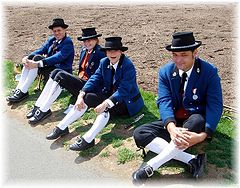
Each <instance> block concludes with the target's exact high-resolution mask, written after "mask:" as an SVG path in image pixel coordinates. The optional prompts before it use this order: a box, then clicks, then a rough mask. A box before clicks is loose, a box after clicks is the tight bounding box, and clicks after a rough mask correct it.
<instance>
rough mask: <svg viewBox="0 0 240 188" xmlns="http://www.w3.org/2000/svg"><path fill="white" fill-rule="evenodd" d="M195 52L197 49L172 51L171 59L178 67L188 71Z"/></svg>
mask: <svg viewBox="0 0 240 188" xmlns="http://www.w3.org/2000/svg"><path fill="white" fill-rule="evenodd" d="M196 54H197V50H194V51H193V52H192V51H182V52H172V60H173V62H174V63H175V64H176V66H177V68H178V69H181V70H183V71H185V72H186V71H188V70H189V69H191V68H192V66H193V64H194V59H195V56H196Z"/></svg>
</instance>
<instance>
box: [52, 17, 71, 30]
mask: <svg viewBox="0 0 240 188" xmlns="http://www.w3.org/2000/svg"><path fill="white" fill-rule="evenodd" d="M54 27H62V28H65V29H66V28H67V27H68V25H67V24H65V23H64V20H63V19H62V18H54V19H53V22H52V25H49V26H48V28H49V29H53V28H54Z"/></svg>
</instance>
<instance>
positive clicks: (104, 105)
mask: <svg viewBox="0 0 240 188" xmlns="http://www.w3.org/2000/svg"><path fill="white" fill-rule="evenodd" d="M107 107H108V103H107V102H106V101H103V102H102V103H101V104H99V105H98V106H97V107H96V108H95V109H94V111H95V112H96V113H97V114H101V113H103V112H104V110H106V108H107Z"/></svg>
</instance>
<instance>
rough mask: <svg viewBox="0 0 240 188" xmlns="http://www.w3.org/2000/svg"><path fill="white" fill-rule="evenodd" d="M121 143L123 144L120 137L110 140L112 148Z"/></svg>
mask: <svg viewBox="0 0 240 188" xmlns="http://www.w3.org/2000/svg"><path fill="white" fill-rule="evenodd" d="M121 145H123V140H122V139H116V138H114V139H113V141H112V147H113V148H118V147H120V146H121Z"/></svg>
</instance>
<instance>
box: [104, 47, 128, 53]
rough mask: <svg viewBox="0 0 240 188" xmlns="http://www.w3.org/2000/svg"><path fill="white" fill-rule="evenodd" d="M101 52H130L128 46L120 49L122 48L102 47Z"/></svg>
mask: <svg viewBox="0 0 240 188" xmlns="http://www.w3.org/2000/svg"><path fill="white" fill-rule="evenodd" d="M100 50H101V51H104V52H105V51H106V50H121V51H122V52H124V51H127V50H128V47H126V46H122V47H120V48H114V47H101V48H100Z"/></svg>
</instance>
